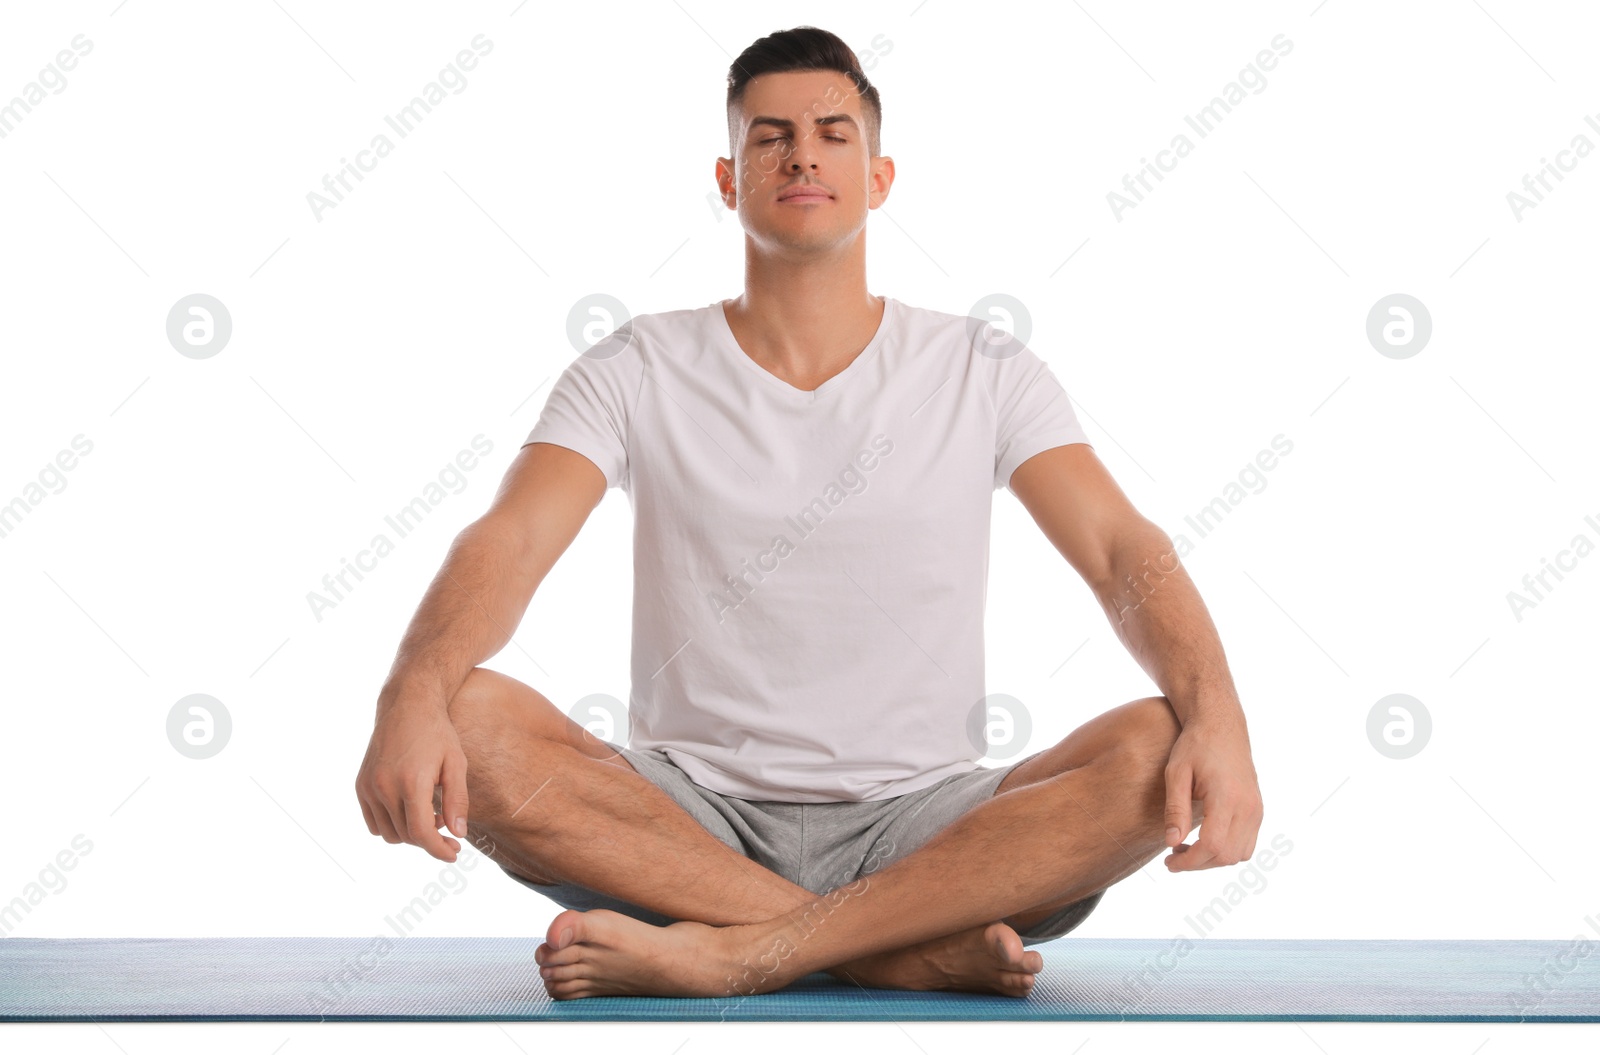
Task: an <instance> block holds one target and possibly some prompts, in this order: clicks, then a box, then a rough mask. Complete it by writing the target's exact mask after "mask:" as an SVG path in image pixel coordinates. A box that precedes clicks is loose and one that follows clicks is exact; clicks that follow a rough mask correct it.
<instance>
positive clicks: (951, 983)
mask: <svg viewBox="0 0 1600 1055" xmlns="http://www.w3.org/2000/svg"><path fill="white" fill-rule="evenodd" d="M1043 968H1044V957H1043V956H1041V955H1039V954H1038V953H1036V952H1032V951H1029V950H1026V949H1024V948H1023V946H1022V938H1021V937H1019V936H1018V934H1017V932H1016V931H1015V930H1014V929H1012V928H1011V927H1010V926H1008V925H1007V924H1005V923H999V922H996V923H988V924H981V923H980V924H979V925H977V926H976V927H970V928H968V929H967V930H964V931H960V932H958V933H955V934H947V935H945V936H943V937H940V938H933V939H930V940H928V941H925V942H922V943H920V944H918V945H913V946H910V947H909V948H905V949H894V950H891V951H889V952H881V953H876V954H874V955H872V956H863V957H862V958H861V959H859V960H852V961H850V962H849V963H843V964H840V965H839V966H837V967H834V968H831V969H830V970H829V971H828V973H829V974H831V975H834V976H835V977H837V978H840V979H843V980H845V981H850V982H855V983H856V984H858V985H863V986H867V987H869V988H873V989H951V990H957V991H960V992H967V993H999V994H1001V995H1002V996H1018V997H1025V996H1027V995H1028V993H1029V992H1031V991H1032V990H1033V976H1034V975H1035V974H1037V973H1038V972H1039V971H1040V970H1042V969H1043Z"/></svg>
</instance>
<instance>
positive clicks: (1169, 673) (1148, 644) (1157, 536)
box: [1095, 521, 1244, 725]
mask: <svg viewBox="0 0 1600 1055" xmlns="http://www.w3.org/2000/svg"><path fill="white" fill-rule="evenodd" d="M1095 595H1096V597H1097V598H1098V599H1099V601H1100V606H1101V608H1103V609H1104V610H1105V612H1106V617H1107V618H1108V619H1109V620H1110V621H1111V627H1112V629H1113V630H1115V631H1116V633H1117V636H1118V637H1119V638H1120V639H1121V640H1122V643H1123V645H1124V647H1126V648H1127V650H1128V653H1129V654H1130V655H1132V656H1133V658H1134V660H1135V661H1136V662H1137V663H1138V664H1139V665H1140V666H1141V667H1143V668H1144V669H1145V672H1146V673H1148V674H1149V675H1150V677H1151V679H1152V680H1153V681H1155V683H1156V685H1157V686H1158V687H1159V688H1160V689H1161V692H1162V693H1163V694H1164V695H1165V696H1166V697H1167V699H1168V701H1169V702H1170V703H1171V704H1172V708H1173V710H1174V711H1175V712H1176V713H1177V715H1178V719H1179V721H1180V722H1182V723H1183V724H1184V725H1188V724H1189V722H1190V720H1191V719H1192V718H1195V717H1204V718H1206V719H1207V720H1230V721H1238V722H1241V723H1242V722H1243V721H1244V714H1243V711H1242V710H1241V709H1240V706H1239V695H1238V692H1237V690H1236V689H1235V688H1234V684H1233V675H1232V674H1231V673H1229V671H1228V661H1227V658H1226V656H1224V654H1223V651H1222V640H1221V638H1219V637H1218V635H1217V628H1216V626H1215V625H1214V624H1213V623H1212V621H1211V614H1210V613H1209V612H1208V611H1207V610H1206V605H1205V602H1204V601H1203V600H1201V598H1200V591H1199V590H1198V589H1196V588H1195V585H1194V580H1192V579H1191V578H1189V573H1188V571H1187V570H1186V569H1185V568H1184V567H1183V564H1182V562H1181V561H1180V560H1179V559H1178V555H1177V551H1176V549H1175V548H1174V547H1173V545H1172V540H1171V539H1170V538H1169V537H1167V534H1166V533H1165V532H1164V531H1162V530H1161V529H1160V528H1158V527H1156V526H1155V525H1154V524H1152V523H1150V522H1149V521H1144V522H1143V524H1142V525H1141V526H1140V527H1139V528H1137V529H1135V530H1133V531H1129V532H1127V533H1126V534H1125V535H1124V536H1123V538H1122V540H1121V541H1120V542H1119V544H1118V546H1117V548H1116V550H1115V552H1114V553H1113V555H1112V559H1111V573H1110V575H1109V576H1108V578H1107V579H1106V580H1105V581H1104V582H1103V583H1102V584H1100V585H1099V586H1098V587H1097V588H1096V590H1095Z"/></svg>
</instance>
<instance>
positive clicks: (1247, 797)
mask: <svg viewBox="0 0 1600 1055" xmlns="http://www.w3.org/2000/svg"><path fill="white" fill-rule="evenodd" d="M1166 776H1167V812H1166V822H1167V833H1166V834H1167V846H1169V847H1171V849H1172V853H1170V854H1168V855H1167V859H1166V860H1167V870H1168V871H1169V872H1191V871H1195V870H1198V869H1201V868H1215V867H1217V866H1218V865H1234V864H1238V863H1239V862H1240V861H1244V860H1248V859H1249V857H1250V855H1251V854H1253V853H1255V849H1256V833H1257V831H1259V829H1260V828H1261V812H1262V811H1261V789H1260V788H1259V787H1258V786H1257V785H1256V768H1255V764H1254V763H1253V762H1252V761H1251V760H1250V740H1249V737H1248V736H1247V735H1246V734H1245V728H1244V723H1243V722H1242V721H1241V722H1230V721H1227V720H1211V721H1208V720H1207V719H1205V718H1200V717H1191V718H1190V720H1189V722H1188V724H1187V725H1185V726H1184V727H1183V730H1182V731H1181V732H1179V733H1178V738H1177V740H1176V741H1174V743H1173V745H1172V753H1171V754H1170V755H1169V756H1168V759H1167V769H1166ZM1191 800H1198V801H1199V803H1200V806H1201V808H1200V811H1199V816H1198V817H1192V815H1191V811H1190V804H1191ZM1194 820H1198V821H1199V822H1200V837H1199V838H1198V839H1196V840H1195V841H1194V844H1193V845H1192V846H1191V845H1189V844H1187V843H1185V842H1183V837H1184V836H1185V835H1186V834H1188V832H1189V831H1190V830H1191V829H1192V828H1193V827H1194V823H1193V822H1194Z"/></svg>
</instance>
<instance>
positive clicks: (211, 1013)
mask: <svg viewBox="0 0 1600 1055" xmlns="http://www.w3.org/2000/svg"><path fill="white" fill-rule="evenodd" d="M385 941H386V942H387V948H385V946H384V944H383V943H380V942H379V941H378V939H376V938H156V939H142V938H141V939H117V940H112V939H76V938H71V939H69V938H8V939H5V940H3V941H0V1021H88V1020H95V1021H101V1022H116V1021H130V1020H150V1019H155V1020H162V1019H164V1020H227V1021H259V1020H300V1019H304V1020H312V1021H315V1020H318V1019H323V1018H329V1019H332V1018H339V1019H357V1020H368V1021H372V1020H407V1019H410V1020H440V1019H469V1020H470V1019H503V1020H512V1019H515V1020H529V1019H544V1020H552V1021H571V1020H585V1019H605V1020H613V1021H617V1020H622V1021H637V1020H654V1021H662V1020H711V1021H716V1020H726V1021H741V1020H742V1021H774V1020H778V1021H798V1020H831V1021H841V1020H858V1021H881V1020H893V1021H913V1020H919V1019H927V1020H933V1019H969V1020H970V1019H980V1020H993V1021H998V1020H1050V1019H1054V1020H1062V1019H1077V1020H1106V1019H1110V1020H1117V1019H1128V1020H1163V1019H1200V1020H1212V1021H1230V1020H1258V1021H1286V1020H1300V1021H1328V1020H1342V1021H1390V1022H1393V1021H1437V1022H1461V1021H1478V1022H1517V1021H1545V1022H1597V1021H1600V963H1589V962H1588V961H1587V960H1586V959H1584V958H1578V957H1577V956H1575V955H1574V952H1573V948H1574V947H1573V943H1572V942H1570V941H1533V940H1529V941H1403V940H1344V941H1301V940H1288V939H1280V940H1270V941H1257V940H1244V939H1226V938H1202V939H1198V940H1195V941H1192V942H1191V941H1179V940H1177V939H1111V938H1073V937H1071V936H1068V937H1065V938H1060V939H1058V940H1056V941H1053V942H1047V943H1044V944H1041V945H1036V946H1033V948H1034V949H1036V950H1037V951H1038V952H1040V953H1042V954H1043V955H1044V959H1045V969H1044V973H1043V974H1042V975H1041V976H1040V978H1039V981H1038V982H1037V983H1036V984H1035V986H1034V991H1033V993H1032V994H1031V995H1030V996H1029V997H1027V998H1026V999H1015V998H1009V997H999V996H994V997H988V996H981V995H977V994H969V993H912V992H901V991H895V990H887V989H863V988H861V987H859V986H853V985H849V984H845V983H841V982H838V981H835V980H834V979H833V978H832V977H831V976H830V975H826V974H814V975H811V976H809V977H807V978H804V979H801V980H800V981H798V982H796V983H795V984H793V985H791V986H789V987H788V988H786V989H783V990H781V991H779V992H775V993H766V994H762V995H760V996H746V997H738V996H732V997H728V998H723V999H705V1000H681V999H671V1000H668V999H654V998H642V997H626V998H622V997H603V998H602V997H591V998H587V999H582V1000H565V1001H554V1000H551V999H550V998H549V996H548V995H546V993H545V991H544V986H543V984H542V983H541V982H540V980H539V974H538V967H537V965H535V964H534V962H533V950H534V948H535V946H537V945H538V943H539V941H540V939H539V938H537V937H529V938H436V937H421V936H416V937H405V938H397V939H394V940H392V941H389V940H388V939H385ZM1597 959H1600V958H1597Z"/></svg>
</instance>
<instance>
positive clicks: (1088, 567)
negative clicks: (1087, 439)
mask: <svg viewBox="0 0 1600 1055" xmlns="http://www.w3.org/2000/svg"><path fill="white" fill-rule="evenodd" d="M1011 488H1012V490H1013V491H1015V492H1016V495H1017V497H1018V498H1019V499H1020V500H1021V501H1022V504H1023V506H1024V507H1025V508H1026V509H1027V510H1028V512H1029V514H1030V515H1032V517H1033V519H1034V521H1035V523H1037V524H1038V525H1039V528H1040V530H1042V531H1043V532H1044V534H1045V536H1046V537H1047V538H1049V540H1050V541H1051V543H1052V544H1053V545H1054V546H1055V547H1056V549H1057V550H1058V551H1059V552H1060V553H1061V555H1062V556H1063V557H1065V558H1066V559H1067V562H1068V563H1069V564H1071V565H1072V567H1073V568H1074V569H1076V570H1077V572H1078V574H1079V575H1081V576H1083V580H1084V582H1086V583H1088V584H1089V587H1090V589H1092V590H1093V591H1094V595H1095V598H1096V599H1097V600H1098V601H1099V602H1100V607H1101V608H1102V609H1104V610H1105V613H1106V618H1107V619H1109V620H1110V621H1111V628H1112V629H1113V630H1114V631H1116V634H1117V637H1118V638H1120V639H1121V641H1122V643H1123V645H1124V647H1126V648H1127V650H1128V653H1129V654H1130V655H1131V656H1133V658H1134V660H1135V661H1137V662H1138V664H1139V665H1140V666H1141V667H1143V668H1144V670H1145V673H1147V674H1149V675H1150V679H1151V680H1152V681H1154V682H1155V683H1156V685H1157V686H1158V687H1159V688H1160V689H1161V692H1162V693H1163V694H1164V695H1165V696H1166V697H1167V699H1168V700H1169V701H1170V702H1171V704H1172V709H1173V710H1174V711H1176V712H1177V715H1178V719H1179V721H1181V722H1183V723H1184V724H1185V725H1188V724H1189V722H1190V720H1191V719H1192V718H1194V717H1195V716H1197V715H1199V716H1203V717H1205V718H1207V719H1209V720H1232V721H1238V722H1239V723H1240V724H1241V725H1242V724H1243V722H1244V713H1243V711H1242V709H1241V708H1240V706H1239V696H1238V693H1237V692H1236V691H1235V689H1234V685H1233V676H1232V675H1231V674H1230V673H1229V672H1228V662H1227V659H1226V658H1225V657H1224V655H1223V652H1222V640H1221V639H1220V638H1219V637H1218V635H1217V628H1216V626H1215V624H1213V623H1212V621H1211V614H1210V613H1209V612H1208V611H1207V610H1206V605H1205V602H1204V601H1203V600H1201V599H1200V591H1199V590H1197V589H1196V588H1195V585H1194V580H1192V579H1190V578H1189V573H1188V571H1186V570H1185V569H1184V567H1183V564H1182V563H1181V562H1180V561H1179V560H1178V556H1177V551H1176V550H1175V549H1174V547H1173V545H1172V540H1171V539H1170V538H1168V537H1167V533H1166V532H1164V531H1162V530H1161V529H1160V528H1159V527H1157V526H1156V525H1155V524H1153V523H1151V522H1150V521H1149V520H1147V519H1145V517H1143V516H1142V515H1140V513H1139V511H1138V510H1136V509H1135V508H1134V507H1133V504H1132V503H1131V502H1129V501H1128V498H1127V496H1126V495H1124V494H1123V493H1122V489H1121V488H1120V487H1118V486H1117V483H1116V481H1115V480H1113V479H1112V478H1111V474H1110V473H1109V472H1107V471H1106V468H1105V466H1104V465H1102V464H1101V463H1100V459H1099V458H1098V457H1097V456H1096V455H1095V453H1094V450H1093V449H1092V448H1091V447H1089V446H1088V445H1086V444H1081V443H1076V444H1070V445H1068V446H1065V447H1052V448H1051V449H1049V450H1047V451H1041V452H1040V453H1038V454H1036V455H1034V456H1033V457H1032V458H1029V459H1028V460H1027V461H1025V462H1023V463H1022V464H1021V465H1020V466H1018V467H1017V471H1016V472H1014V473H1013V474H1012V475H1011Z"/></svg>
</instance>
